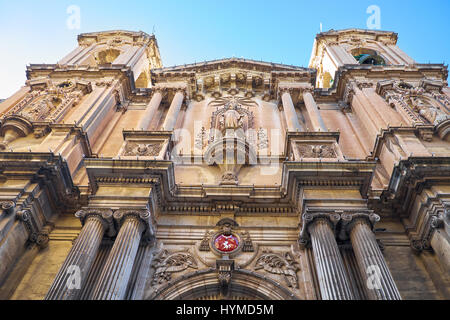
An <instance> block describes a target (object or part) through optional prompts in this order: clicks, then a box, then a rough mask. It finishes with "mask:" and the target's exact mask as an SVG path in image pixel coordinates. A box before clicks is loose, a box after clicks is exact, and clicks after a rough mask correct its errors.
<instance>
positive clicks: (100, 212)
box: [75, 208, 116, 237]
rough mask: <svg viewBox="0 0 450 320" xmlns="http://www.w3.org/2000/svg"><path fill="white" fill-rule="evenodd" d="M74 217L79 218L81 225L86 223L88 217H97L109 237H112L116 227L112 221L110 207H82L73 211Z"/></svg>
mask: <svg viewBox="0 0 450 320" xmlns="http://www.w3.org/2000/svg"><path fill="white" fill-rule="evenodd" d="M75 217H77V218H78V219H80V221H81V224H82V225H83V226H84V225H85V224H86V222H87V221H88V219H98V221H100V222H101V223H102V224H103V227H104V228H105V230H106V232H107V235H108V236H109V237H113V236H115V234H116V228H115V227H114V222H113V212H112V210H111V209H103V208H98V209H97V208H95V209H94V208H92V209H82V210H79V211H77V212H76V213H75Z"/></svg>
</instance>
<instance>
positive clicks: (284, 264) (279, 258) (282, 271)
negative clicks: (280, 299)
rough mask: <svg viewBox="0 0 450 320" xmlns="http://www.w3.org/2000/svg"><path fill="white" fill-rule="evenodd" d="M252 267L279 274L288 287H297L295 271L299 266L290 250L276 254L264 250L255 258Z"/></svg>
mask: <svg viewBox="0 0 450 320" xmlns="http://www.w3.org/2000/svg"><path fill="white" fill-rule="evenodd" d="M254 269H255V270H260V269H264V270H265V271H266V272H269V273H272V274H278V275H281V276H283V278H284V280H285V281H286V285H287V286H288V287H290V288H295V289H298V279H297V271H299V270H300V268H299V267H298V266H297V262H296V261H295V259H294V257H293V256H292V255H291V253H290V252H285V253H283V254H277V253H273V252H271V251H265V252H263V254H262V255H261V256H260V257H259V258H258V260H256V263H255V267H254Z"/></svg>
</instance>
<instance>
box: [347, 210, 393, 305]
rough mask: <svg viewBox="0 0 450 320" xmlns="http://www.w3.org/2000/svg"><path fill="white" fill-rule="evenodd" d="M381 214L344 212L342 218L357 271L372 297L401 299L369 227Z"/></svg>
mask: <svg viewBox="0 0 450 320" xmlns="http://www.w3.org/2000/svg"><path fill="white" fill-rule="evenodd" d="M379 220H380V217H379V216H378V215H376V214H373V213H371V214H367V213H356V214H349V213H345V214H343V215H342V221H343V224H344V226H345V228H346V229H347V231H348V232H349V234H350V239H351V242H352V247H353V251H354V253H355V257H356V260H357V261H358V267H359V270H360V273H361V275H362V277H363V279H364V281H365V284H366V288H367V293H368V296H369V298H370V299H371V300H401V296H400V293H399V291H398V289H397V286H396V284H395V282H394V279H393V278H392V275H391V272H390V271H389V268H388V266H387V264H386V261H385V260H384V257H383V253H382V252H381V250H380V247H379V245H378V242H377V240H376V238H375V234H374V233H373V231H372V229H373V226H374V225H375V223H376V222H377V221H379Z"/></svg>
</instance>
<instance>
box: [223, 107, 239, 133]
mask: <svg viewBox="0 0 450 320" xmlns="http://www.w3.org/2000/svg"><path fill="white" fill-rule="evenodd" d="M223 117H224V127H225V129H237V128H239V127H240V126H241V124H240V120H241V118H242V115H241V114H239V112H237V111H236V110H234V109H229V110H228V111H226V112H225V113H224V115H223Z"/></svg>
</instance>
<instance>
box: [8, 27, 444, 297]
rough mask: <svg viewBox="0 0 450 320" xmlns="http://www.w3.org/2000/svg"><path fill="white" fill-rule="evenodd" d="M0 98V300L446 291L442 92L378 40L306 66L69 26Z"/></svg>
mask: <svg viewBox="0 0 450 320" xmlns="http://www.w3.org/2000/svg"><path fill="white" fill-rule="evenodd" d="M26 74H27V79H28V80H27V81H26V84H25V85H24V86H23V87H22V88H20V89H19V90H18V91H17V92H16V93H15V94H14V95H12V96H11V97H9V98H7V99H5V100H4V101H3V102H1V103H0V121H1V122H0V206H1V211H0V261H1V263H0V299H25V300H37V299H47V300H135V299H136V300H137V299H139V300H165V299H192V300H194V299H196V300H208V299H227V300H228V299H229V300H232V299H237V300H242V299H245V300H254V299H266V300H321V299H322V300H365V299H370V300H399V299H449V298H450V272H449V271H450V216H449V212H450V89H449V88H448V84H447V77H448V69H447V66H445V65H443V64H421V63H418V62H415V61H414V60H413V59H411V58H410V57H409V56H408V55H407V54H406V53H405V52H403V51H402V50H401V49H400V48H399V47H398V46H397V34H396V33H394V32H386V31H374V30H359V29H347V30H340V31H335V30H330V31H328V32H323V33H320V34H318V35H317V36H316V38H315V40H314V44H313V50H312V55H311V59H310V63H309V67H308V68H303V67H298V66H291V65H283V64H277V63H269V62H263V61H254V60H248V59H238V58H230V59H221V60H214V61H206V62H202V63H194V64H187V65H182V66H174V67H163V66H162V62H161V57H160V53H159V49H158V44H157V41H156V38H155V37H154V36H153V35H148V34H146V33H144V32H130V31H120V30H119V31H106V32H95V33H86V34H81V35H79V36H78V47H77V48H75V49H74V50H73V51H72V52H70V53H69V54H68V55H67V56H66V57H64V58H62V59H61V60H60V61H59V62H58V63H56V64H30V65H29V66H27V70H26Z"/></svg>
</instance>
